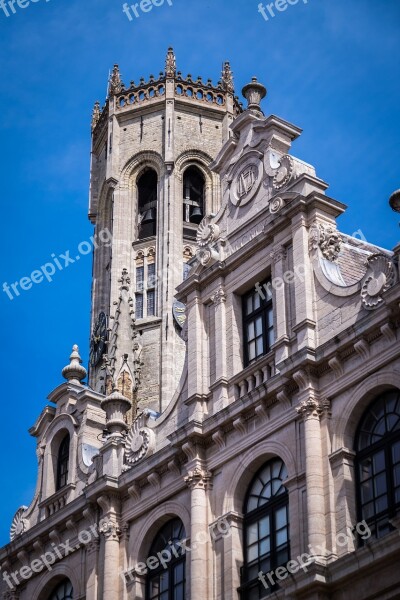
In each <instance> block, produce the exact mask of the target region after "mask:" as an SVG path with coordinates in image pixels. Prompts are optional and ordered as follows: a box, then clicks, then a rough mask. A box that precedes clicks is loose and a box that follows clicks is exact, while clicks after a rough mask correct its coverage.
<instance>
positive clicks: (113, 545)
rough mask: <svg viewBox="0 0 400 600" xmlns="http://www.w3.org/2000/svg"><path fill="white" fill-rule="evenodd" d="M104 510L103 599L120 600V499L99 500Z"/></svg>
mask: <svg viewBox="0 0 400 600" xmlns="http://www.w3.org/2000/svg"><path fill="white" fill-rule="evenodd" d="M97 502H98V504H99V505H100V507H101V508H102V510H103V517H102V519H101V521H100V531H101V533H102V534H103V539H104V564H103V598H104V599H107V600H119V599H120V594H119V591H120V549H119V539H120V534H121V529H120V527H119V523H118V519H117V510H116V507H117V506H118V505H119V498H118V497H117V496H113V495H112V494H109V495H107V496H106V495H105V496H101V497H100V498H98V500H97Z"/></svg>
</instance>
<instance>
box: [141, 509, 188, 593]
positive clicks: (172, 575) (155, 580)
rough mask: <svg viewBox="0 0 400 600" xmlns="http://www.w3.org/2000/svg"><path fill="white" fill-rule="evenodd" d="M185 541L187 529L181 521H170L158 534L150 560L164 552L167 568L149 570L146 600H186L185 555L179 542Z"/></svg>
mask: <svg viewBox="0 0 400 600" xmlns="http://www.w3.org/2000/svg"><path fill="white" fill-rule="evenodd" d="M185 539H186V533H185V528H184V526H183V523H182V521H181V520H180V519H172V520H171V521H168V523H166V524H165V525H164V526H163V527H162V528H161V529H160V531H159V532H158V533H157V535H156V537H155V540H154V542H153V544H152V546H151V548H150V552H149V558H150V557H153V556H154V557H157V556H159V554H158V553H159V552H162V553H163V554H162V556H165V560H164V564H165V567H164V566H163V565H162V564H159V566H158V567H157V568H155V569H152V570H151V571H150V570H149V572H148V575H147V585H146V600H184V598H185V587H186V574H185V554H184V549H182V548H181V545H180V544H179V543H178V542H181V541H183V540H185ZM167 553H168V560H167ZM158 562H159V561H158Z"/></svg>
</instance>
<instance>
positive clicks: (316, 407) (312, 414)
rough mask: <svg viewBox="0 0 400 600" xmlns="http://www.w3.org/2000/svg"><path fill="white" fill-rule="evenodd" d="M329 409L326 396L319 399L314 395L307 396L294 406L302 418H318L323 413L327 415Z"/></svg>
mask: <svg viewBox="0 0 400 600" xmlns="http://www.w3.org/2000/svg"><path fill="white" fill-rule="evenodd" d="M330 410H331V403H330V400H328V399H327V398H323V399H319V398H316V397H315V396H309V397H308V398H306V399H305V400H303V401H302V402H300V404H299V406H297V407H296V411H297V413H298V414H299V415H300V416H302V417H303V419H304V420H307V419H310V418H314V419H320V418H321V417H322V416H323V415H326V416H329V415H330Z"/></svg>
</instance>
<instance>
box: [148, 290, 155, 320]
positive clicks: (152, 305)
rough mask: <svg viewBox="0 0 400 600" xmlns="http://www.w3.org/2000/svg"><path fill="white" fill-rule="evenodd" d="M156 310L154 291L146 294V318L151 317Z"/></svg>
mask: <svg viewBox="0 0 400 600" xmlns="http://www.w3.org/2000/svg"><path fill="white" fill-rule="evenodd" d="M155 310H156V293H155V291H154V290H151V291H148V292H147V316H148V317H153V316H154V315H155Z"/></svg>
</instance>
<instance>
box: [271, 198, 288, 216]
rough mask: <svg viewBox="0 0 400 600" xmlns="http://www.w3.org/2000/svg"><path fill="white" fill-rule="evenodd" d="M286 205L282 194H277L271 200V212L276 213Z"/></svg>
mask: <svg viewBox="0 0 400 600" xmlns="http://www.w3.org/2000/svg"><path fill="white" fill-rule="evenodd" d="M284 206H285V201H284V200H283V198H280V196H275V198H271V200H270V202H269V212H270V213H271V215H275V214H276V213H278V212H279V211H280V210H282V208H283V207H284Z"/></svg>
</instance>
